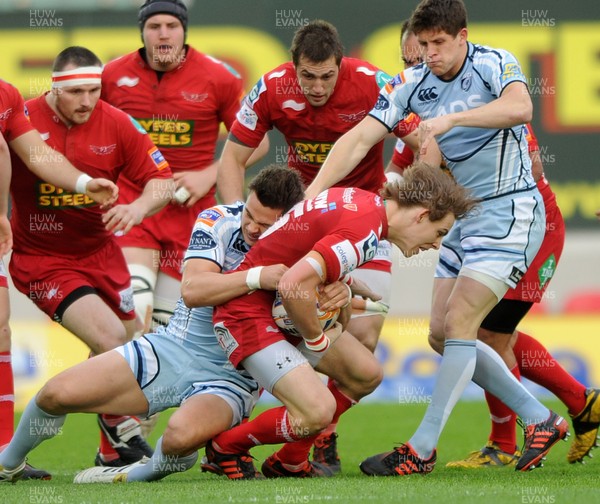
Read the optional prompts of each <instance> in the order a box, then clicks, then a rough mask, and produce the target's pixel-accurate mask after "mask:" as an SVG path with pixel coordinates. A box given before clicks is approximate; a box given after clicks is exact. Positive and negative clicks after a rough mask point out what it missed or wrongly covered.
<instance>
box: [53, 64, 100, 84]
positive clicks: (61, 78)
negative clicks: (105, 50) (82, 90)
mask: <svg viewBox="0 0 600 504" xmlns="http://www.w3.org/2000/svg"><path fill="white" fill-rule="evenodd" d="M101 75H102V67H98V66H88V67H78V68H73V69H72V70H65V71H64V72H52V88H53V89H56V88H63V87H71V86H82V85H85V84H100V83H101V82H102V79H101Z"/></svg>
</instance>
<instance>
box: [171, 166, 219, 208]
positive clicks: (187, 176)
mask: <svg viewBox="0 0 600 504" xmlns="http://www.w3.org/2000/svg"><path fill="white" fill-rule="evenodd" d="M173 179H174V180H175V184H176V186H177V189H179V188H180V187H185V189H186V190H187V191H188V192H189V193H190V197H189V198H188V199H187V200H186V201H185V202H183V203H181V202H178V204H180V205H185V206H187V207H191V206H193V205H195V204H196V203H197V202H198V201H199V200H200V199H202V198H204V196H206V195H207V194H208V191H210V190H211V189H212V187H213V186H214V185H215V182H214V180H213V178H212V177H211V176H207V174H206V173H204V170H202V171H198V170H195V171H184V172H175V173H173Z"/></svg>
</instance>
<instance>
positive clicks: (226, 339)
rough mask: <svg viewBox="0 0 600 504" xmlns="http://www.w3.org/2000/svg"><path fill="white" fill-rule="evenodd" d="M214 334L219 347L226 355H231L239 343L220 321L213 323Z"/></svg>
mask: <svg viewBox="0 0 600 504" xmlns="http://www.w3.org/2000/svg"><path fill="white" fill-rule="evenodd" d="M215 336H216V337H217V341H218V342H219V345H220V347H221V348H222V349H223V351H224V352H225V353H226V354H227V357H231V354H232V353H233V352H234V351H235V349H236V348H237V347H238V346H239V343H238V342H237V341H236V340H235V338H234V337H233V335H232V334H231V333H230V332H229V329H227V328H226V327H225V326H224V325H223V323H222V322H218V323H217V324H215Z"/></svg>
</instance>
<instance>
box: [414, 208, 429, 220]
mask: <svg viewBox="0 0 600 504" xmlns="http://www.w3.org/2000/svg"><path fill="white" fill-rule="evenodd" d="M429 214H430V212H429V210H427V209H426V208H421V209H420V210H419V212H418V213H417V222H419V223H420V222H422V221H423V220H427V219H429Z"/></svg>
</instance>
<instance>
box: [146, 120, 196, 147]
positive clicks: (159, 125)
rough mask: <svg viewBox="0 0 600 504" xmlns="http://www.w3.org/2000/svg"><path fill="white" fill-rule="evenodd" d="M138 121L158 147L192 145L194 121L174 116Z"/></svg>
mask: <svg viewBox="0 0 600 504" xmlns="http://www.w3.org/2000/svg"><path fill="white" fill-rule="evenodd" d="M138 121H139V123H140V124H141V125H142V128H143V129H144V132H145V133H148V136H149V137H150V140H152V142H153V143H154V144H155V145H156V146H157V147H160V148H164V147H189V146H191V145H192V138H193V134H194V121H183V120H177V119H174V118H164V119H158V118H156V117H153V118H147V119H138Z"/></svg>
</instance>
